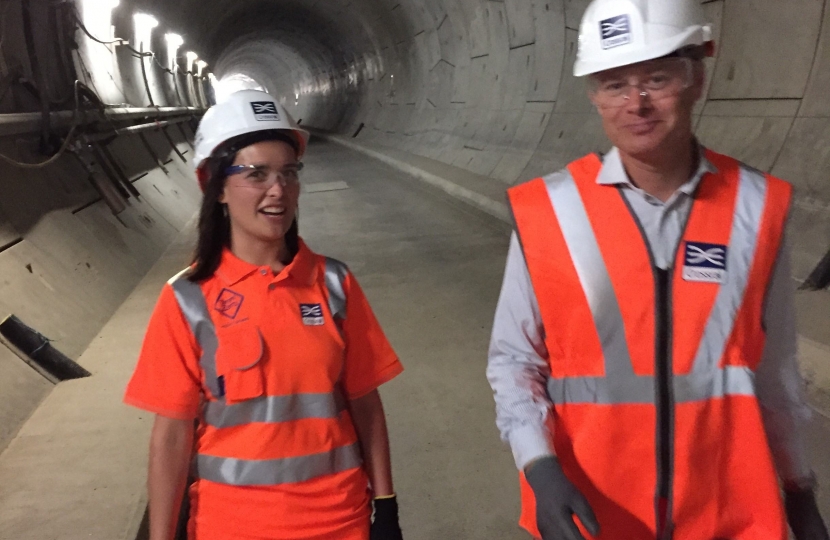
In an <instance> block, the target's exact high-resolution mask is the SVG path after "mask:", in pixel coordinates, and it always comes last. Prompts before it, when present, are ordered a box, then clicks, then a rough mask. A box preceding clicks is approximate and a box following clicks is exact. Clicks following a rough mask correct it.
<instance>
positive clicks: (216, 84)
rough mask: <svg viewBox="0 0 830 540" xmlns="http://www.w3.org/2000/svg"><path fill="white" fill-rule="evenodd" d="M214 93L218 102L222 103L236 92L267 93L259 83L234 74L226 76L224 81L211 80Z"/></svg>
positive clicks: (245, 76)
mask: <svg viewBox="0 0 830 540" xmlns="http://www.w3.org/2000/svg"><path fill="white" fill-rule="evenodd" d="M211 84H212V85H213V91H214V94H215V96H216V102H217V103H221V102H223V101H225V100H226V99H228V97H230V95H231V94H233V93H234V92H239V91H240V90H261V91H265V88H263V87H262V86H261V85H260V84H259V83H258V82H256V81H255V80H254V79H252V78H251V77H249V76H247V75H245V74H243V73H233V74H231V75H225V76H223V77H222V79H221V80H220V79H216V78H215V77H214V78H213V79H211Z"/></svg>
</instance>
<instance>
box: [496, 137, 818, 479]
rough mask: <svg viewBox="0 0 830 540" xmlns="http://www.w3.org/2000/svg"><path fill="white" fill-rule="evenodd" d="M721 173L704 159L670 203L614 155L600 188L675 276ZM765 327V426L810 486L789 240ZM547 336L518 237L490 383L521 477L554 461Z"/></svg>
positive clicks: (782, 468) (793, 472) (793, 474)
mask: <svg viewBox="0 0 830 540" xmlns="http://www.w3.org/2000/svg"><path fill="white" fill-rule="evenodd" d="M701 155H702V152H701ZM716 171H717V169H716V167H715V166H714V165H713V164H712V163H710V162H709V161H708V160H706V159H705V158H704V159H701V162H700V166H699V167H698V170H697V172H696V173H695V174H694V175H693V176H692V178H691V179H689V181H688V182H686V183H685V184H683V185H682V186H681V187H680V188H679V189H678V190H677V191H676V192H675V193H674V194H673V195H672V196H671V197H670V198H669V199H668V200H667V201H666V202H665V203H664V202H662V201H660V200H659V199H657V198H656V197H653V196H651V195H649V194H647V193H646V192H644V191H643V190H641V189H640V188H638V187H636V186H634V185H633V184H632V183H631V181H630V180H629V178H628V175H627V174H626V172H625V169H624V168H623V164H622V160H621V159H620V155H619V153H618V152H617V150H616V149H613V150H612V151H611V152H609V153H608V154H607V155H606V156H605V158H604V160H603V166H602V169H601V171H600V174H599V177H598V178H597V182H598V183H599V184H604V185H619V186H620V187H621V188H622V190H623V194H624V195H625V197H626V199H627V201H628V202H629V204H630V205H631V208H632V209H633V210H634V213H635V214H636V215H637V218H638V219H639V221H640V223H641V224H642V227H643V230H644V231H645V234H646V237H647V240H648V243H649V246H650V248H651V251H652V253H653V255H654V259H655V264H657V265H658V266H659V267H661V268H664V269H668V268H670V267H671V266H672V264H673V262H674V254H675V252H676V250H677V246H678V244H679V243H680V238H681V236H682V232H683V227H684V224H685V222H686V220H687V218H688V216H689V212H690V211H691V208H692V202H693V196H694V193H695V190H696V189H697V186H698V184H699V183H700V181H701V179H702V178H703V175H704V174H706V173H708V172H716ZM763 325H764V328H765V329H766V333H767V341H766V345H765V348H764V353H763V357H762V360H761V363H760V365H759V367H758V370H757V372H756V379H755V382H756V391H757V394H758V399H759V402H760V404H761V408H762V412H763V419H764V426H765V428H766V432H767V437H768V439H769V443H770V448H771V450H772V453H773V457H774V459H775V463H776V467H777V469H778V473H779V475H780V476H781V478H782V479H783V480H800V479H804V478H807V477H808V476H809V475H810V465H809V461H808V458H807V453H806V445H805V433H806V427H807V423H808V422H809V420H810V416H811V410H810V408H809V406H808V405H807V402H806V398H805V393H804V383H803V380H802V378H801V374H800V373H799V371H798V363H797V354H796V343H797V334H796V326H795V285H794V282H793V281H792V279H791V278H790V251H789V247H788V243H787V239H786V238H785V239H784V241H783V242H782V245H781V248H780V251H779V254H778V259H777V261H776V265H775V270H774V272H773V275H772V279H771V282H770V287H769V291H768V292H767V297H766V299H765V303H764V314H763ZM548 330H549V331H555V329H548ZM544 332H545V329H544V328H543V325H542V317H541V315H540V313H539V305H538V303H537V300H536V296H535V294H534V292H533V286H532V284H531V281H530V274H529V273H528V270H527V265H526V263H525V260H524V255H523V254H522V250H521V246H520V245H519V242H518V239H517V237H516V234H515V233H514V234H513V235H512V237H511V239H510V249H509V252H508V255H507V266H506V268H505V273H504V282H503V284H502V290H501V296H500V298H499V302H498V306H497V307H496V316H495V322H494V324H493V333H492V337H491V341H490V352H489V359H488V365H487V378H488V380H489V381H490V385H491V386H492V388H493V392H494V395H495V399H496V424H497V425H498V428H499V431H500V432H501V436H502V439H503V440H504V441H506V442H507V443H509V444H510V447H511V449H512V451H513V457H514V459H515V461H516V466H517V467H518V468H519V469H523V468H524V467H525V465H527V464H528V463H530V462H531V461H533V460H534V459H536V458H538V457H542V456H545V455H551V454H553V453H554V452H553V443H552V436H551V434H550V433H549V432H548V429H547V428H546V427H545V419H546V418H547V416H548V413H549V411H550V408H551V407H552V405H551V403H550V400H549V399H548V396H547V391H546V382H547V379H548V377H549V376H550V368H549V366H548V362H547V358H548V353H547V349H546V347H545V341H544V335H545V334H544Z"/></svg>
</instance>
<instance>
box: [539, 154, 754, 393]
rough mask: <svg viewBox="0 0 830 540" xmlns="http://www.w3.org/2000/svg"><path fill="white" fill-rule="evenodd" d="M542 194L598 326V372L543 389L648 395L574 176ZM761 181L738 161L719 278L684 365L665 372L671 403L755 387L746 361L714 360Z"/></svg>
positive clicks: (728, 325)
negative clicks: (677, 371)
mask: <svg viewBox="0 0 830 540" xmlns="http://www.w3.org/2000/svg"><path fill="white" fill-rule="evenodd" d="M546 185H547V189H548V195H549V196H550V200H551V204H552V205H553V209H554V213H555V214H556V217H557V220H558V222H559V225H560V227H561V229H562V234H563V236H564V238H565V242H566V244H567V246H568V251H569V254H570V256H571V260H572V261H573V263H574V266H575V268H576V272H577V275H578V277H579V281H580V284H581V286H582V289H583V291H584V292H585V296H586V298H587V299H588V304H589V307H590V310H591V314H592V316H593V319H594V324H595V325H596V330H597V333H598V334H599V338H600V343H601V346H602V352H603V356H604V363H605V373H606V375H605V376H604V377H566V378H551V379H549V381H548V393H549V395H550V398H551V401H552V402H553V403H554V404H566V403H595V404H646V403H654V397H655V396H654V378H653V377H652V376H638V375H636V374H635V373H634V370H633V365H632V363H631V357H630V354H629V351H628V345H627V343H626V338H625V326H624V323H623V319H622V313H621V311H620V307H619V304H618V301H617V298H616V295H615V294H614V290H613V287H612V285H611V278H610V276H609V274H608V268H607V266H606V265H605V261H604V260H603V258H602V253H601V252H600V249H599V244H598V242H597V239H596V236H595V234H594V231H593V228H592V227H591V223H590V220H589V219H588V215H587V212H586V210H585V206H584V204H583V202H582V198H581V196H580V194H579V191H578V189H577V187H576V183H575V182H574V180H573V178H572V177H570V176H565V177H563V176H561V175H556V176H553V177H550V178H548V179H546ZM766 190H767V181H766V178H764V176H763V175H761V174H760V173H757V172H755V171H751V170H748V169H742V170H741V175H740V183H739V187H738V196H737V200H736V203H735V210H734V219H733V225H732V231H731V236H730V240H729V250H728V254H727V279H726V283H724V284H722V285H721V286H720V289H719V291H718V295H717V297H716V300H715V304H714V306H713V309H712V312H711V313H710V315H709V319H708V321H707V323H706V327H705V329H704V334H703V338H702V339H701V343H700V346H699V348H698V351H697V353H696V355H695V360H694V365H693V368H692V371H691V372H690V373H689V374H687V375H674V376H673V377H672V383H673V392H674V401H675V403H685V402H693V401H702V400H706V399H711V398H718V397H723V396H724V395H747V396H752V395H755V374H754V373H753V372H752V370H751V369H749V368H747V367H736V366H728V367H725V368H723V369H720V368H718V367H717V366H718V364H719V362H720V360H721V358H722V356H723V352H724V350H725V348H726V343H727V340H728V339H729V336H730V335H731V333H732V330H733V327H734V325H735V321H736V315H737V312H738V309H739V308H740V306H741V304H742V302H743V299H744V295H745V292H746V287H747V282H748V279H749V273H750V270H751V265H752V262H753V260H754V258H755V251H756V248H757V243H758V233H759V230H760V222H761V218H762V216H763V211H764V204H765V198H766Z"/></svg>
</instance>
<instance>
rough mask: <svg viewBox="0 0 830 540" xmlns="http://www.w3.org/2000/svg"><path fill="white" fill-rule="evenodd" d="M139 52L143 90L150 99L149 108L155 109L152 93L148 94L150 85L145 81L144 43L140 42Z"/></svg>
mask: <svg viewBox="0 0 830 540" xmlns="http://www.w3.org/2000/svg"><path fill="white" fill-rule="evenodd" d="M139 52H140V54H141V58H139V59H138V61H139V62H141V76H142V77H143V78H144V89H145V90H147V97H148V98H150V107H155V106H156V102H155V101H153V93H152V92H150V83H149V81H147V68H146V67H145V66H144V42H143V41H142V42H141V44H140V45H139Z"/></svg>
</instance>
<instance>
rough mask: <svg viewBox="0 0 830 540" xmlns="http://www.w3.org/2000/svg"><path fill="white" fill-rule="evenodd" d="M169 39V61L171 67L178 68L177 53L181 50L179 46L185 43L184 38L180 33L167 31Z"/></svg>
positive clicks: (165, 37)
mask: <svg viewBox="0 0 830 540" xmlns="http://www.w3.org/2000/svg"><path fill="white" fill-rule="evenodd" d="M164 39H165V40H166V41H167V63H168V66H169V67H170V69H171V70H172V69H175V68H176V55H177V54H178V52H179V47H181V46H182V45H184V39H182V36H180V35H179V34H173V33H172V32H171V33H167V34H165V35H164Z"/></svg>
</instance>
